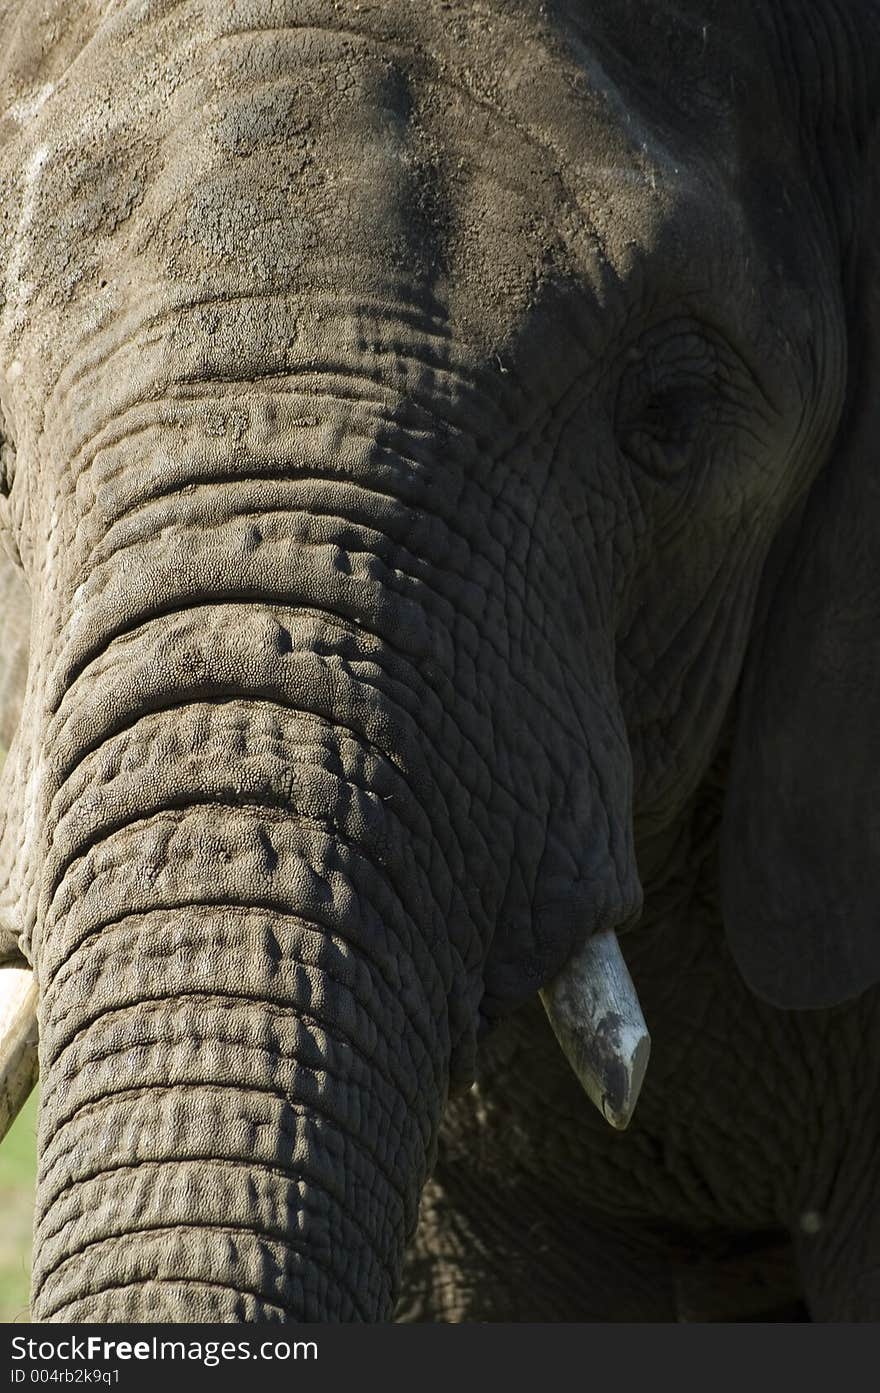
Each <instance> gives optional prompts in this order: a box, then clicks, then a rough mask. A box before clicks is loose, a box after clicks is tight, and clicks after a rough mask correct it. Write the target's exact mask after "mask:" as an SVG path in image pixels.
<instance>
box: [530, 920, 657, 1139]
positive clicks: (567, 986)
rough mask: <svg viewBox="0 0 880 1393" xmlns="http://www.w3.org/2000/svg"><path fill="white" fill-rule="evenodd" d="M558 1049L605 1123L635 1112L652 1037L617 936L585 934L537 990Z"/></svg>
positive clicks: (620, 1123) (624, 1121)
mask: <svg viewBox="0 0 880 1393" xmlns="http://www.w3.org/2000/svg"><path fill="white" fill-rule="evenodd" d="M540 995H541V1003H542V1005H543V1007H544V1010H545V1011H546V1012H547V1016H548V1019H549V1021H550V1024H551V1026H552V1027H553V1031H554V1034H555V1035H556V1038H557V1040H558V1041H559V1044H560V1045H561V1047H562V1052H563V1054H564V1055H565V1057H566V1059H567V1060H568V1062H569V1064H570V1065H571V1067H572V1069H573V1070H574V1072H575V1074H576V1075H577V1077H578V1079H579V1080H580V1082H581V1084H582V1085H583V1087H584V1089H585V1090H586V1092H587V1094H588V1095H589V1097H590V1098H591V1099H592V1100H593V1102H594V1103H595V1104H596V1107H597V1108H598V1109H599V1111H600V1112H601V1113H602V1115H603V1117H604V1118H605V1120H606V1122H610V1123H611V1126H612V1127H617V1128H619V1129H623V1128H624V1127H626V1126H627V1125H628V1123H629V1121H630V1118H631V1117H632V1115H633V1111H634V1109H635V1106H636V1100H637V1099H638V1096H639V1090H640V1088H641V1086H642V1080H643V1079H644V1077H645V1070H646V1069H647V1067H648V1055H649V1054H650V1052H651V1037H650V1035H649V1034H648V1027H647V1026H646V1024H645V1018H644V1016H643V1015H642V1008H641V1006H640V1005H639V998H638V995H637V993H636V989H635V987H634V985H633V980H632V978H631V977H630V975H629V970H628V968H627V966H626V963H625V962H624V960H623V954H622V953H621V951H620V944H619V943H618V941H617V935H616V934H614V933H611V932H609V931H605V932H602V933H597V934H594V935H593V936H592V938H589V939H587V942H586V943H585V944H584V946H583V948H582V949H581V950H580V952H579V953H576V954H575V955H574V957H573V958H570V959H569V961H568V963H567V964H566V965H565V967H564V968H563V969H562V971H561V972H560V974H559V976H558V977H555V978H554V980H553V981H552V982H550V983H548V985H547V986H546V987H544V988H543V990H542V991H541V993H540Z"/></svg>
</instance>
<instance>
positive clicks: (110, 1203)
mask: <svg viewBox="0 0 880 1393" xmlns="http://www.w3.org/2000/svg"><path fill="white" fill-rule="evenodd" d="M264 467H265V468H267V471H268V466H267V465H264ZM222 485H223V486H222V487H219V488H218V487H217V486H216V484H215V486H214V487H213V488H210V489H209V488H207V487H205V488H204V489H200V488H199V487H196V488H195V489H194V490H193V489H192V488H186V489H181V490H176V491H175V492H174V494H173V496H171V497H165V498H164V499H162V500H160V501H158V502H157V503H156V504H150V503H146V504H143V503H142V504H141V506H140V507H139V508H138V510H137V515H136V517H135V518H134V520H125V521H121V522H118V523H117V524H116V525H115V530H114V528H113V527H112V526H111V527H110V528H109V529H108V530H106V531H105V533H104V535H103V536H102V538H101V540H100V542H99V543H97V544H96V551H97V559H96V560H95V564H94V565H93V567H92V569H91V571H90V573H89V576H88V579H87V580H86V581H85V582H80V585H79V587H78V591H77V594H76V597H75V603H72V604H71V607H70V613H69V617H68V621H67V623H66V625H63V626H62V630H63V648H62V650H61V652H60V655H59V656H58V659H57V661H56V663H55V665H54V668H53V670H52V674H51V677H50V679H49V681H48V684H47V697H46V701H47V706H48V708H49V712H50V716H49V725H48V730H47V732H46V734H45V739H44V742H43V748H44V749H45V751H46V756H45V758H44V760H43V763H42V765H41V767H40V771H39V772H40V776H41V778H42V780H43V784H42V787H43V795H42V798H43V809H42V817H41V820H42V822H43V824H44V827H45V832H46V846H45V859H44V862H43V874H42V881H41V883H40V886H39V891H38V896H37V898H38V903H37V906H36V910H35V913H34V915H33V926H32V942H31V943H30V947H29V955H30V957H31V959H32V961H33V962H34V965H35V968H36V970H37V973H38V976H39V979H40V984H41V993H42V1000H41V1008H40V1038H41V1069H42V1073H43V1077H44V1079H45V1085H44V1093H43V1100H42V1115H41V1124H40V1148H39V1149H40V1162H39V1173H38V1186H37V1212H36V1242H35V1270H34V1287H33V1312H34V1315H35V1317H36V1318H37V1319H40V1320H65V1321H71V1320H75V1321H85V1320H101V1321H107V1320H109V1321H138V1320H160V1319H167V1320H174V1321H181V1320H189V1321H197V1320H210V1321H217V1320H222V1321H242V1320H247V1321H253V1320H258V1319H268V1320H281V1319H307V1320H371V1321H372V1320H377V1319H383V1318H388V1316H389V1315H390V1313H391V1311H392V1309H393V1302H394V1297H395V1288H396V1283H397V1276H398V1272H399V1268H400V1264H401V1260H402V1255H403V1251H404V1247H405V1244H406V1242H407V1240H408V1238H409V1236H410V1234H411V1232H412V1230H413V1228H414V1225H415V1220H416V1213H417V1204H418V1196H419V1193H420V1190H421V1187H422V1185H423V1183H424V1181H425V1179H426V1176H427V1173H428V1170H429V1167H430V1164H431V1161H432V1155H433V1148H434V1144H435V1137H436V1132H437V1128H438V1124H439V1118H440V1114H441V1111H442V1107H443V1104H444V1102H445V1098H446V1094H447V1090H448V1078H449V1070H450V1061H451V1056H452V1053H453V1049H454V1046H455V1044H456V1038H457V1039H458V1040H459V1041H460V1037H461V1036H462V1034H463V1030H462V1020H461V1018H460V1019H459V1020H458V1023H457V1024H456V1021H455V1020H454V1019H453V1008H452V1007H451V1005H450V1003H451V1002H452V1001H459V1002H463V1000H464V996H465V992H464V987H463V983H462V981H461V980H459V979H458V977H457V974H460V973H461V972H462V967H461V955H460V952H458V951H457V949H456V947H455V945H456V943H458V945H459V946H460V945H461V941H462V939H461V935H462V924H463V916H462V910H461V906H460V905H459V904H458V901H457V898H456V896H457V893H458V892H457V891H456V890H455V888H454V885H455V882H454V880H453V879H452V877H451V874H450V869H449V864H448V859H447V854H446V849H445V848H444V846H443V845H442V844H441V843H442V838H440V837H438V835H437V834H436V831H435V829H436V827H437V825H438V823H439V821H440V813H439V812H438V808H437V804H438V800H439V801H440V805H441V808H442V809H443V810H444V811H445V810H447V809H448V802H446V801H443V800H442V798H441V795H440V794H439V793H438V790H437V788H436V780H435V778H434V776H433V774H432V773H431V772H430V771H429V768H428V765H427V763H426V759H425V755H424V753H423V749H424V747H425V746H426V745H428V746H430V744H431V742H432V740H434V738H435V734H436V733H435V732H434V731H432V730H431V729H430V725H429V723H430V719H431V712H432V709H437V708H436V701H435V703H434V706H433V707H432V698H431V694H430V693H429V692H428V690H427V688H426V686H425V682H424V677H423V676H422V675H420V666H421V663H422V662H423V661H425V658H426V653H425V648H424V645H425V644H426V643H428V640H427V639H426V637H425V632H424V625H423V626H422V630H421V631H420V629H419V625H418V623H414V622H413V617H414V614H415V607H414V604H413V602H412V600H411V599H408V598H407V597H405V596H402V595H401V594H400V593H399V592H400V588H401V585H403V584H405V582H406V577H404V576H401V575H398V585H397V593H396V594H395V593H394V587H392V586H390V585H388V584H386V583H384V582H385V573H386V572H387V564H386V562H385V561H384V560H383V559H382V558H381V557H380V556H379V555H378V554H377V552H378V547H379V542H378V541H377V540H376V539H375V538H373V539H371V537H370V536H368V535H366V533H365V531H364V530H363V529H362V530H361V532H360V534H359V535H360V541H359V542H358V541H357V540H356V532H357V529H356V528H355V527H354V525H353V524H349V523H345V522H344V521H340V518H339V513H340V512H341V511H343V504H342V502H340V501H337V503H336V505H335V510H334V509H333V508H328V507H325V510H324V515H322V514H321V512H320V511H319V510H318V509H317V507H316V505H315V499H314V493H313V492H312V493H311V494H310V492H309V490H310V488H311V487H312V486H311V485H309V484H308V483H306V484H302V483H300V485H299V490H298V491H297V484H296V482H295V481H293V482H288V481H282V482H276V483H274V484H273V483H271V482H270V481H268V480H266V481H265V482H261V481H259V480H258V481H257V486H256V492H257V494H259V492H260V490H261V489H262V492H263V495H264V501H265V494H266V493H267V492H269V493H271V492H272V490H273V489H274V490H275V492H278V493H281V494H283V495H284V503H285V506H284V509H283V510H281V509H279V511H278V512H276V513H274V514H268V513H266V512H265V511H264V512H263V514H261V515H258V514H257V513H256V512H255V511H252V509H251V508H250V507H249V506H248V504H249V502H250V497H251V492H252V491H253V489H254V486H253V482H252V481H251V482H249V481H248V479H242V478H234V479H233V478H230V479H228V480H223V481H222ZM351 494H352V490H351V489H350V490H349V494H348V500H347V501H348V504H349V506H350V505H351ZM105 501H106V500H105ZM116 502H117V504H118V502H119V496H118V494H117V495H116ZM151 508H152V509H153V512H154V518H153V523H154V525H153V526H152V527H149V526H147V520H148V519H149V515H150V511H151ZM327 511H329V512H330V514H331V516H330V519H329V520H328V519H327V516H326V512H327ZM316 534H318V535H316ZM340 538H342V539H343V541H342V544H340ZM322 601H323V603H321V602H322ZM331 605H332V608H331ZM407 605H409V608H410V610H411V611H412V612H411V613H409V614H408V615H407V616H406V620H407V622H406V623H405V624H403V623H401V622H400V618H401V609H402V608H403V607H405V606H407ZM389 630H395V631H396V632H397V634H398V641H397V642H396V643H395V644H393V645H392V644H391V643H390V642H389V641H388V631H389ZM407 636H409V637H408V638H407ZM408 641H409V642H411V643H412V642H415V643H416V644H419V643H421V644H422V645H423V648H422V651H421V653H417V652H414V651H413V649H412V648H410V650H409V651H407V649H406V643H407V642H408ZM426 724H427V725H428V728H427V735H426V734H425V728H426ZM446 826H447V830H448V812H447V823H446ZM447 845H448V842H447ZM464 1033H466V1031H465V1032H464ZM454 1037H456V1038H454Z"/></svg>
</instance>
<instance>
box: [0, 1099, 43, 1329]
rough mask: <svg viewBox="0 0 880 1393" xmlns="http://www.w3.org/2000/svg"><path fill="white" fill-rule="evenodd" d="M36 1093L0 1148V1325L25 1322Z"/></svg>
mask: <svg viewBox="0 0 880 1393" xmlns="http://www.w3.org/2000/svg"><path fill="white" fill-rule="evenodd" d="M36 1129H37V1092H36V1090H34V1092H33V1093H32V1094H31V1096H30V1098H29V1099H28V1101H27V1103H26V1104H25V1106H24V1107H23V1108H22V1110H21V1112H20V1114H19V1116H18V1117H17V1119H16V1121H15V1124H14V1125H13V1127H12V1128H11V1130H10V1132H9V1134H8V1135H7V1137H6V1138H5V1139H4V1142H3V1145H2V1147H0V1323H2V1324H4V1325H8V1324H9V1323H10V1322H13V1321H26V1320H28V1319H29V1316H28V1296H29V1287H30V1270H31V1229H32V1225H33V1214H34V1173H35V1170H36Z"/></svg>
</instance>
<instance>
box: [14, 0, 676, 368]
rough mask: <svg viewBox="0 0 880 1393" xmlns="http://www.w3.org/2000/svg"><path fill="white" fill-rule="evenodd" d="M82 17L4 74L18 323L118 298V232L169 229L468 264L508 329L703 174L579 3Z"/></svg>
mask: <svg viewBox="0 0 880 1393" xmlns="http://www.w3.org/2000/svg"><path fill="white" fill-rule="evenodd" d="M196 9H198V11H199V12H198V13H196ZM548 11H550V13H549V14H548ZM573 13H576V11H574V12H573ZM81 29H82V22H81V21H80V26H79V29H78V28H77V26H73V30H74V32H80V31H81ZM82 38H83V47H82V49H81V51H80V52H79V54H78V56H77V57H76V61H75V62H73V63H72V64H71V63H70V57H71V55H70V53H68V52H67V49H66V48H65V50H64V56H65V59H66V60H67V63H68V66H67V67H66V68H65V70H64V71H63V72H61V73H59V74H58V75H57V78H56V77H55V76H53V75H52V74H53V73H54V67H55V65H54V63H53V61H52V54H51V53H50V55H49V59H48V60H46V61H45V62H44V65H43V71H41V72H35V71H34V70H33V64H32V63H31V62H30V59H29V58H28V56H27V54H25V55H24V56H23V57H21V60H20V64H19V67H18V69H16V65H15V63H14V62H13V64H12V65H11V66H12V70H13V72H16V71H17V72H18V80H17V81H11V85H10V80H9V79H8V78H7V83H6V90H5V92H4V94H3V95H4V96H6V97H8V98H9V99H10V100H9V102H8V105H7V107H6V110H5V121H4V125H3V131H4V132H5V131H9V132H11V137H10V139H9V141H8V142H7V144H6V146H5V149H4V152H3V154H4V164H5V166H6V168H5V169H4V174H5V175H8V181H9V186H10V188H11V190H12V197H11V198H10V199H9V202H10V204H11V205H12V207H13V210H14V211H13V217H12V219H9V220H7V224H6V227H7V233H6V235H7V236H9V237H10V238H11V240H12V243H13V246H12V248H11V249H10V251H9V252H8V253H7V255H6V258H5V260H6V264H7V266H9V264H10V262H11V263H12V265H13V266H14V268H15V270H16V273H17V280H18V283H19V289H18V290H17V291H16V292H15V293H14V294H13V297H12V311H13V314H12V323H9V319H8V316H7V325H6V327H7V330H8V331H10V332H12V333H15V332H16V331H17V330H18V329H19V328H20V327H21V320H22V318H23V310H24V308H25V306H24V304H23V303H22V296H24V298H25V299H27V298H28V296H29V294H31V291H30V289H29V288H30V287H35V288H36V289H35V290H34V292H33V293H34V294H36V295H39V294H40V288H42V293H43V294H44V295H47V296H50V295H51V296H55V297H56V298H58V297H59V295H63V297H64V298H65V299H66V300H67V301H69V299H70V298H71V297H73V298H76V296H77V294H78V291H79V289H80V288H81V289H84V290H87V292H88V294H89V295H90V296H91V297H92V302H93V303H92V310H93V312H100V305H101V300H102V298H104V297H101V296H100V295H99V294H98V295H96V294H95V292H96V290H97V291H100V290H103V289H105V287H104V286H102V285H101V284H100V283H101V281H102V280H103V281H107V280H109V279H110V276H109V275H108V274H106V273H107V272H108V270H109V271H112V269H113V268H112V261H113V256H114V252H119V253H121V254H122V255H123V256H124V257H125V258H126V272H127V273H128V274H130V271H131V266H130V262H129V260H128V259H129V258H130V255H131V252H132V250H135V251H137V250H143V249H144V248H147V247H148V248H149V251H150V258H148V260H150V259H151V260H152V261H153V262H156V261H158V263H159V264H158V265H156V264H151V265H148V267H146V268H145V276H146V275H147V274H149V275H151V276H153V277H160V278H168V277H171V278H172V279H174V278H176V279H180V278H181V277H182V276H184V275H187V274H190V275H191V274H196V273H198V271H199V270H204V268H205V266H206V265H209V264H210V265H211V266H214V265H216V263H217V262H218V261H222V260H223V259H224V258H225V259H226V260H227V261H228V262H230V263H232V268H233V269H234V270H236V271H237V272H238V274H239V275H240V277H241V278H242V279H244V278H245V277H248V278H250V281H251V283H254V282H256V283H257V285H259V282H260V281H261V280H262V281H263V282H268V281H270V280H272V278H273V277H277V275H278V274H279V273H281V274H283V275H286V276H288V277H289V278H293V279H296V277H297V274H298V273H299V271H300V268H301V267H303V266H305V267H306V268H307V270H308V268H309V267H314V265H315V263H316V260H317V259H318V258H319V257H320V256H322V255H323V256H325V257H326V258H328V259H329V258H334V257H335V258H337V259H338V260H339V259H342V260H344V263H345V267H346V272H347V274H349V275H351V274H353V273H354V268H355V266H356V264H357V263H358V262H359V263H360V268H359V270H360V275H361V277H362V279H364V280H367V281H370V280H372V281H373V282H374V283H375V282H377V281H380V282H381V281H382V279H383V278H384V279H385V280H386V281H387V280H388V278H389V276H390V275H392V274H394V273H400V274H403V275H405V276H407V277H408V278H409V281H410V283H411V284H412V283H413V282H415V283H416V284H417V285H418V286H425V285H426V284H427V285H432V284H434V283H435V282H436V281H437V279H438V278H441V277H443V276H444V275H445V276H446V277H447V278H448V280H449V281H450V283H451V284H452V285H453V287H454V288H456V289H457V290H458V291H459V292H460V293H459V294H458V295H457V296H456V295H453V297H452V298H453V301H455V300H456V299H457V300H458V301H459V306H458V307H459V309H460V311H461V313H462V314H463V315H465V316H466V317H468V318H470V319H471V320H476V321H477V323H476V324H472V325H471V326H470V327H471V328H473V329H476V328H477V327H478V321H479V319H480V316H481V315H482V317H483V319H486V320H488V321H489V323H488V325H487V333H490V336H491V337H493V338H494V339H495V340H499V339H503V338H505V337H506V333H505V330H507V331H509V328H510V325H511V324H513V323H515V322H516V320H517V318H518V317H519V316H520V315H521V313H522V311H523V308H524V306H525V305H527V303H528V300H529V296H530V294H531V293H532V290H533V288H534V285H535V282H536V279H537V280H540V278H541V275H542V271H543V270H546V268H547V266H548V264H549V263H552V264H553V265H554V266H556V267H558V265H559V263H560V261H561V262H563V263H564V264H566V265H567V264H572V263H573V264H575V265H581V266H582V265H583V263H584V261H585V259H586V261H589V259H590V257H591V256H592V255H594V254H595V253H596V251H597V249H599V250H600V251H601V253H602V254H603V255H604V256H605V258H606V259H607V258H608V257H609V256H612V257H613V256H615V255H618V254H619V255H624V254H625V248H626V246H627V244H628V243H631V242H632V241H633V240H639V241H641V242H644V241H645V223H646V219H647V220H648V221H650V220H651V219H655V220H656V219H657V218H662V217H664V216H667V217H668V211H669V208H670V207H672V206H675V205H676V204H677V203H678V202H680V200H681V189H682V187H683V185H684V184H685V183H686V182H687V177H688V176H687V171H686V161H685V160H683V159H682V158H681V156H680V153H676V152H674V151H672V150H670V149H669V148H667V143H665V141H664V140H661V139H659V138H658V136H657V135H656V133H655V132H654V130H653V127H652V125H651V123H650V122H649V121H645V120H644V119H642V118H641V117H640V116H639V114H638V112H637V111H636V109H635V107H634V104H633V101H632V97H631V94H630V92H629V91H628V90H625V82H626V79H627V67H626V64H623V66H621V63H620V62H619V61H618V62H617V63H616V64H615V62H613V61H611V60H610V59H609V57H608V54H607V53H605V52H604V50H603V49H602V48H601V46H600V48H599V49H597V48H596V46H595V45H593V46H591V45H590V44H589V43H588V42H587V38H588V36H586V37H585V36H584V35H582V34H581V33H580V31H579V29H578V26H577V24H575V23H573V21H572V15H570V14H568V13H567V12H566V6H556V7H553V6H549V7H548V6H542V5H525V4H518V5H515V6H501V5H486V6H480V7H475V6H469V5H457V4H444V5H440V4H430V3H426V4H425V5H418V6H414V5H411V4H401V3H399V0H392V2H391V3H389V4H387V5H382V6H380V7H374V8H373V9H366V8H365V9H364V10H362V9H361V7H360V6H357V5H343V6H330V5H328V4H326V3H308V2H307V0H289V3H277V0H250V2H249V3H240V4H236V5H230V6H212V7H208V8H207V9H206V7H202V6H199V7H194V6H193V5H191V4H186V3H184V4H176V5H170V4H167V3H161V0H153V3H151V4H149V5H145V4H139V5H137V4H128V5H123V6H121V7H111V8H109V9H106V10H104V11H103V14H102V18H101V23H100V25H99V27H98V28H97V30H96V32H94V33H93V34H91V35H89V34H87V33H84V34H82ZM86 38H87V39H88V42H85V39H86ZM121 74H123V75H124V85H123V86H122V88H121V87H120V75H121ZM47 78H48V80H46V79H47ZM622 84H624V85H622ZM646 195H649V196H646ZM16 203H17V205H18V206H17V214H18V216H17V217H16V216H15V211H16V210H15V205H16ZM199 262H201V265H199ZM489 272H491V282H492V287H493V293H492V296H491V297H489V296H487V295H486V294H483V295H480V294H477V307H476V309H475V306H474V295H475V292H479V291H480V290H482V291H483V292H485V290H486V285H487V274H488V273H489ZM221 278H222V271H221ZM95 282H97V285H95ZM22 287H23V289H22ZM481 301H482V302H484V303H482V305H480V302H481ZM96 302H97V303H96ZM455 308H456V306H455V304H453V306H452V309H453V312H454V311H455Z"/></svg>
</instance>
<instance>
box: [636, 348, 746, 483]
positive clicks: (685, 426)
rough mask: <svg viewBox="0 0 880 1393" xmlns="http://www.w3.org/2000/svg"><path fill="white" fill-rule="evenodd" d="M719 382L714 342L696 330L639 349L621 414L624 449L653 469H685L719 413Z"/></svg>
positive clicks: (668, 471)
mask: <svg viewBox="0 0 880 1393" xmlns="http://www.w3.org/2000/svg"><path fill="white" fill-rule="evenodd" d="M719 381H720V373H719V361H718V355H717V352H716V350H715V348H714V345H712V344H711V343H710V342H708V341H707V340H706V339H704V338H702V337H700V336H698V335H696V334H694V333H688V334H684V335H681V336H679V335H672V336H669V337H668V338H665V339H664V340H663V341H661V343H660V344H659V345H655V344H649V343H646V344H643V345H642V346H640V348H639V349H636V350H633V351H632V352H631V353H630V357H629V362H628V368H627V372H626V373H625V375H624V378H623V380H622V382H621V384H620V388H619V392H618V398H617V407H616V412H615V420H616V430H617V438H618V441H619V443H620V448H621V450H622V451H623V453H624V454H625V455H626V456H627V457H628V458H629V459H631V460H632V461H634V462H635V463H636V464H639V465H641V466H643V467H645V468H647V469H648V470H649V471H650V472H651V473H659V474H662V475H664V476H669V475H670V474H677V473H678V472H679V471H681V470H683V469H684V468H685V467H686V465H687V464H688V462H689V460H690V459H691V457H692V456H693V454H694V447H695V446H696V445H697V443H698V442H699V441H700V440H701V438H702V436H703V433H704V431H705V429H706V427H707V426H708V425H710V424H711V423H712V422H713V421H714V420H715V419H716V418H717V416H718V414H719V403H720V392H719Z"/></svg>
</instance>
